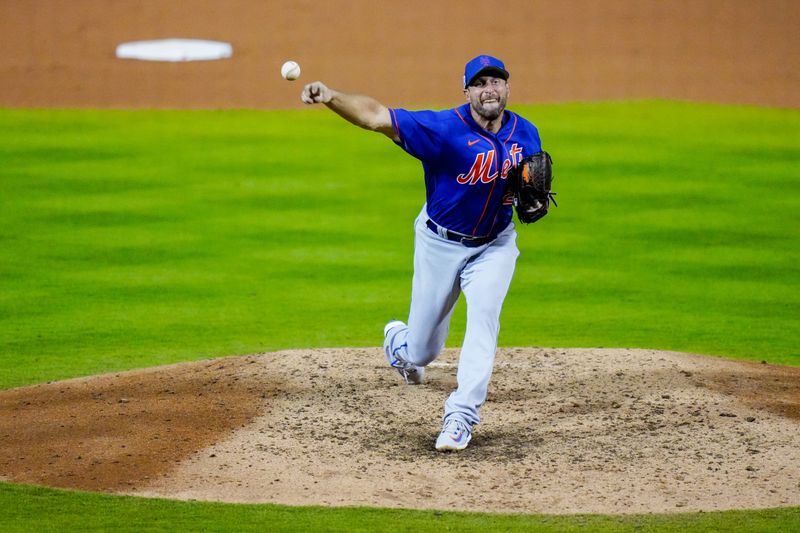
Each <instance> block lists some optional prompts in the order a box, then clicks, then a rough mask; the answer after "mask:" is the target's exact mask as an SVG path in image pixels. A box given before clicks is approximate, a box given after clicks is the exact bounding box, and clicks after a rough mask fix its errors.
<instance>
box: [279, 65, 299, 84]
mask: <svg viewBox="0 0 800 533" xmlns="http://www.w3.org/2000/svg"><path fill="white" fill-rule="evenodd" d="M281 76H283V79H285V80H289V81H292V80H296V79H297V78H299V77H300V65H298V64H297V62H295V61H287V62H286V63H284V64H283V66H282V67H281Z"/></svg>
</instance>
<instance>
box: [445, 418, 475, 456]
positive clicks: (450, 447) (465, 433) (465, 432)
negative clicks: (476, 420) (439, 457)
mask: <svg viewBox="0 0 800 533" xmlns="http://www.w3.org/2000/svg"><path fill="white" fill-rule="evenodd" d="M470 440H472V429H471V428H470V427H469V425H468V424H466V423H464V422H462V421H461V420H459V419H457V418H450V419H448V420H446V421H445V423H444V427H443V428H442V432H441V433H439V438H437V439H436V449H437V450H438V451H440V452H457V451H459V450H463V449H464V448H466V447H467V444H469V441H470Z"/></svg>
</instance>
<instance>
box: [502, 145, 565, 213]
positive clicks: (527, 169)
mask: <svg viewBox="0 0 800 533" xmlns="http://www.w3.org/2000/svg"><path fill="white" fill-rule="evenodd" d="M507 177H508V187H509V190H510V191H511V193H512V194H513V195H514V208H515V209H516V210H517V217H519V221H520V222H523V223H525V224H531V223H533V222H536V221H537V220H539V219H540V218H542V217H543V216H545V215H546V214H547V210H548V209H549V208H550V202H551V201H552V202H553V205H555V206H556V207H558V204H557V203H556V200H555V198H553V195H554V194H555V193H554V192H552V191H551V190H550V187H551V185H552V183H553V160H552V159H551V158H550V154H548V153H547V152H537V153H535V154H533V155H529V156H527V157H524V158H523V159H522V161H520V162H519V164H518V165H517V166H515V167H513V168H512V169H511V170H509V171H508V176H507Z"/></svg>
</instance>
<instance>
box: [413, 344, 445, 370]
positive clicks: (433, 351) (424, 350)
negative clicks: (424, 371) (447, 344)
mask: <svg viewBox="0 0 800 533" xmlns="http://www.w3.org/2000/svg"><path fill="white" fill-rule="evenodd" d="M407 343H408V346H407V350H408V351H407V354H408V356H407V357H408V359H407V360H408V362H409V363H413V364H415V365H417V366H426V365H428V364H430V363H431V362H433V360H434V359H436V357H437V356H438V355H439V354H440V353H441V352H442V349H443V348H444V343H441V344H439V345H431V344H430V343H425V342H414V341H413V340H412V339H411V338H409V339H407Z"/></svg>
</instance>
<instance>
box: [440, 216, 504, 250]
mask: <svg viewBox="0 0 800 533" xmlns="http://www.w3.org/2000/svg"><path fill="white" fill-rule="evenodd" d="M425 225H426V226H428V228H430V230H431V231H432V232H434V233H435V234H437V235H439V236H440V237H444V238H445V239H447V240H448V241H453V242H460V243H461V244H463V245H464V246H466V247H467V248H476V247H478V246H483V245H484V244H486V243H490V242H492V241H493V240H494V239H495V237H471V236H469V235H462V234H461V233H456V232H455V231H450V230H449V229H445V228H443V227H441V226H437V225H436V223H435V222H434V221H433V220H431V219H428V221H427V222H425Z"/></svg>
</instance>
